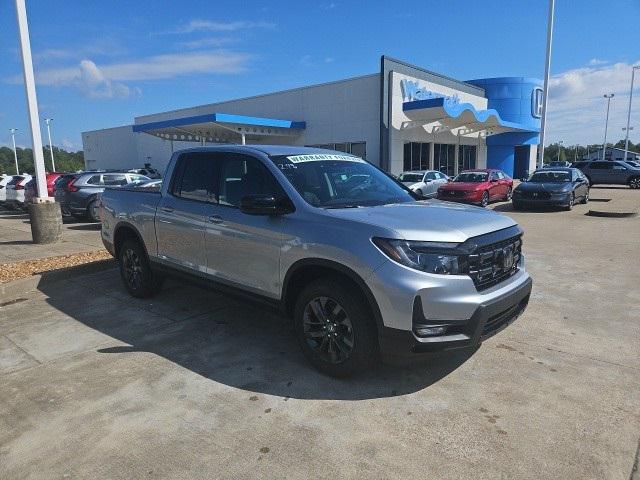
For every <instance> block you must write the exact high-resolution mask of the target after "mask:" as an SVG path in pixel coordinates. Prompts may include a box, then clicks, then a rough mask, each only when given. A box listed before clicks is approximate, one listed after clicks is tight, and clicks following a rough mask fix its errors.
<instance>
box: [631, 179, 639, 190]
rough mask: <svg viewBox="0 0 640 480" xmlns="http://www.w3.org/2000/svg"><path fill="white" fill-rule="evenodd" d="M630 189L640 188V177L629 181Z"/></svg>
mask: <svg viewBox="0 0 640 480" xmlns="http://www.w3.org/2000/svg"><path fill="white" fill-rule="evenodd" d="M629 188H633V189H634V190H636V189H638V188H640V177H633V178H630V179H629Z"/></svg>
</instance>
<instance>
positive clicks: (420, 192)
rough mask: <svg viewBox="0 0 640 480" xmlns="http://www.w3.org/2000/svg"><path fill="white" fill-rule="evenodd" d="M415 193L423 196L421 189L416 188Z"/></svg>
mask: <svg viewBox="0 0 640 480" xmlns="http://www.w3.org/2000/svg"><path fill="white" fill-rule="evenodd" d="M416 193H417V194H418V195H420V196H421V197H423V196H424V195H423V193H422V190H421V189H417V190H416Z"/></svg>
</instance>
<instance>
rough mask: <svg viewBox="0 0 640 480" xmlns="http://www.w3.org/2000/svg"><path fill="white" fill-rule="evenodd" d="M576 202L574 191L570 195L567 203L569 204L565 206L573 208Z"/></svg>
mask: <svg viewBox="0 0 640 480" xmlns="http://www.w3.org/2000/svg"><path fill="white" fill-rule="evenodd" d="M575 203H576V194H575V193H572V194H571V196H570V197H569V203H568V204H567V206H566V207H565V210H567V211H568V210H572V209H573V205H574V204H575Z"/></svg>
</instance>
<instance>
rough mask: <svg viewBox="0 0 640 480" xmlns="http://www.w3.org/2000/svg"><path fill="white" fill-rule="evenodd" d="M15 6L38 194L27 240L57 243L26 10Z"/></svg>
mask: <svg viewBox="0 0 640 480" xmlns="http://www.w3.org/2000/svg"><path fill="white" fill-rule="evenodd" d="M15 5H16V19H17V21H18V38H19V41H20V54H21V56H22V73H23V76H24V88H25V93H26V97H27V107H28V108H27V111H28V113H29V126H30V128H31V142H32V143H31V146H32V148H33V166H34V170H35V177H36V178H35V180H36V188H37V192H38V195H37V197H35V198H34V199H33V203H31V204H29V218H30V220H31V236H32V238H33V242H34V243H53V242H56V241H58V240H59V239H60V237H61V236H62V213H61V212H60V204H59V203H55V201H54V199H53V198H50V197H49V195H48V193H47V181H46V178H45V170H44V155H43V154H42V137H41V134H40V116H39V114H38V99H37V97H36V82H35V78H34V75H33V60H32V58H31V42H30V40H29V24H28V22H27V7H26V6H25V0H15Z"/></svg>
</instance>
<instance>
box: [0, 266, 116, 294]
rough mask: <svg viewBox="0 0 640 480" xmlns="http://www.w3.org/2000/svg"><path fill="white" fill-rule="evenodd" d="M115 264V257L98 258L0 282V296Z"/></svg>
mask: <svg viewBox="0 0 640 480" xmlns="http://www.w3.org/2000/svg"><path fill="white" fill-rule="evenodd" d="M116 266H117V264H116V261H115V259H113V258H108V259H106V260H98V261H97V262H91V263H85V264H82V265H76V266H73V267H67V268H61V269H58V270H51V271H49V272H42V273H38V274H37V275H31V276H30V277H25V278H20V279H18V280H14V281H12V282H8V283H2V284H0V298H8V297H9V296H12V295H18V294H21V293H27V292H32V291H34V290H37V289H38V287H39V286H41V285H45V284H46V285H48V284H51V283H56V282H59V281H61V280H67V279H69V278H71V277H75V276H80V275H89V274H91V273H98V272H101V271H104V270H110V269H112V268H115V267H116Z"/></svg>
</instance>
